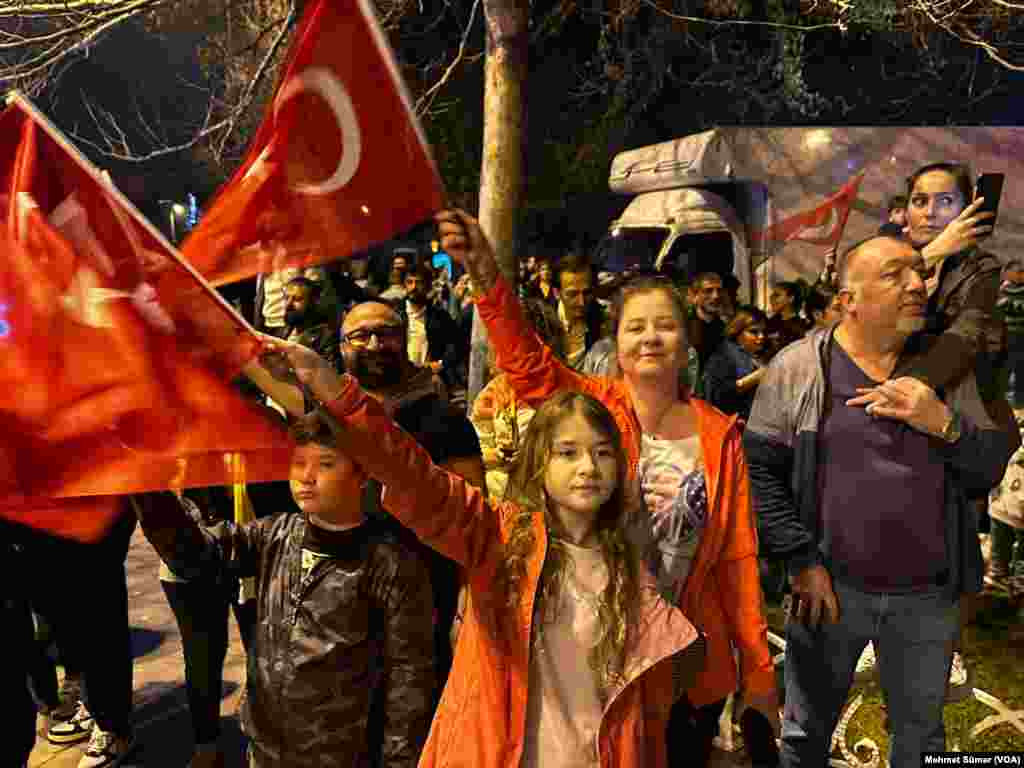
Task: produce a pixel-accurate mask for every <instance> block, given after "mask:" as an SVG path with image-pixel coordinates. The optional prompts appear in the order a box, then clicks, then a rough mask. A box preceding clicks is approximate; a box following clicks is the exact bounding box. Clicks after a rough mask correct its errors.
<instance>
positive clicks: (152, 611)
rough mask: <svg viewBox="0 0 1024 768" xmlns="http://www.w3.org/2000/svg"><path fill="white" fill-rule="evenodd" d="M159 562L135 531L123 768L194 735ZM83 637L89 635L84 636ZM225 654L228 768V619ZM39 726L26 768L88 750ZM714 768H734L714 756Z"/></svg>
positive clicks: (235, 736)
mask: <svg viewBox="0 0 1024 768" xmlns="http://www.w3.org/2000/svg"><path fill="white" fill-rule="evenodd" d="M158 567H159V559H158V558H157V556H156V553H155V552H154V551H153V548H152V547H151V546H150V545H149V543H148V542H147V541H146V540H145V538H143V536H142V533H141V531H139V530H136V532H135V537H134V539H133V540H132V546H131V550H130V551H129V553H128V565H127V568H128V601H129V604H128V608H129V617H130V620H131V626H132V644H133V650H134V653H135V721H136V730H137V737H138V745H139V746H138V748H137V750H136V752H135V753H134V754H133V755H132V757H131V758H130V759H129V760H127V761H126V762H125V763H124V764H123V765H125V766H146V768H182V767H183V766H186V765H188V761H189V758H190V757H191V754H192V735H191V729H190V727H189V720H188V706H187V704H186V701H185V687H184V686H185V677H184V666H183V660H182V653H181V640H180V638H179V635H178V628H177V626H176V624H175V622H174V615H173V614H172V613H171V609H170V607H169V606H168V605H167V601H166V599H165V598H164V594H163V591H162V590H161V588H160V582H159V580H158V579H157V569H158ZM83 629H86V628H83ZM230 633H231V634H230V646H229V648H228V655H227V660H226V662H225V664H224V699H223V701H222V704H221V721H222V727H223V734H222V737H221V743H222V746H223V750H224V753H225V757H226V762H225V768H242V766H243V765H244V759H243V756H244V751H245V746H244V744H245V737H244V736H243V735H242V733H241V731H240V730H239V726H238V717H237V713H238V705H239V701H240V699H241V691H242V684H243V682H244V679H245V656H244V653H243V651H242V642H241V640H240V639H239V636H238V627H237V626H235V623H234V619H233V618H232V619H230ZM43 732H44V725H43V719H42V718H40V719H39V722H38V737H37V740H36V748H35V751H33V753H32V757H31V759H30V760H29V766H30V768H37V766H46V768H76V767H77V765H78V761H79V759H81V757H82V755H83V753H84V751H85V743H84V742H83V743H81V744H75V745H71V746H56V745H54V744H50V743H49V742H48V741H47V740H46V737H45V736H44V733H43ZM718 756H719V760H718V761H716V764H717V765H718V766H719V768H726V767H727V766H733V765H736V764H738V763H737V762H734V760H733V759H732V758H731V756H729V755H727V754H726V753H724V752H720V753H718Z"/></svg>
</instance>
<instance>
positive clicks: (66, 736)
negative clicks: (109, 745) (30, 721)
mask: <svg viewBox="0 0 1024 768" xmlns="http://www.w3.org/2000/svg"><path fill="white" fill-rule="evenodd" d="M92 726H93V720H92V715H90V714H89V710H88V709H86V708H85V704H84V703H83V702H81V701H80V702H78V707H77V708H76V710H75V714H73V715H72V716H71V717H70V718H69V719H68V720H55V719H53V718H52V717H51V719H50V724H49V726H48V727H47V729H46V739H47V741H49V742H50V743H51V744H76V743H78V742H79V741H85V740H86V739H88V738H89V734H90V733H92Z"/></svg>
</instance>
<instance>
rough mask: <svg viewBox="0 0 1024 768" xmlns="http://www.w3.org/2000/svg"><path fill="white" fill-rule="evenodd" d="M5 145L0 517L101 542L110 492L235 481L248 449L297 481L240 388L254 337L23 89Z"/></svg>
mask: <svg viewBox="0 0 1024 768" xmlns="http://www.w3.org/2000/svg"><path fill="white" fill-rule="evenodd" d="M0 141H2V142H4V144H5V145H6V146H7V147H9V148H10V151H9V152H7V153H6V155H3V156H0V198H2V199H0V361H2V362H0V517H3V518H7V519H12V520H16V521H18V522H22V523H27V524H30V525H36V526H39V527H43V528H45V529H47V530H50V531H54V532H60V533H62V534H65V535H72V536H77V537H80V538H89V537H92V536H95V535H98V533H99V532H101V531H102V530H103V529H104V523H105V522H109V521H110V519H111V517H110V516H112V515H114V514H115V513H116V511H117V508H118V505H117V504H116V503H115V502H116V499H112V498H111V497H115V496H117V495H123V494H129V493H135V492H141V491H150V490H159V489H168V488H172V489H174V488H183V487H190V486H204V485H221V484H230V483H232V482H236V481H237V480H238V477H237V474H236V472H235V471H234V469H233V468H234V467H235V466H237V463H238V462H237V457H239V456H240V457H241V458H242V459H243V461H244V465H245V477H246V479H247V480H250V481H259V480H278V479H283V478H285V477H287V471H288V465H289V461H290V454H291V444H290V442H289V439H288V436H287V432H286V431H285V430H284V428H283V427H282V425H280V424H279V423H278V422H276V421H275V420H273V419H271V418H270V417H268V415H267V414H266V413H265V412H264V411H263V409H262V406H259V405H256V404H253V403H251V402H249V401H247V400H246V399H245V398H243V397H242V396H241V394H240V393H239V391H238V390H236V389H235V388H234V387H233V386H232V385H231V383H230V382H231V379H232V378H233V377H234V376H236V375H237V374H238V372H239V370H240V369H241V367H242V365H243V364H244V363H245V362H247V361H248V360H250V359H252V358H253V356H254V355H255V354H256V353H257V352H258V349H259V342H258V340H257V339H256V337H255V336H254V335H253V333H252V330H251V329H250V328H249V327H248V326H247V325H246V323H245V322H244V321H243V320H242V319H241V318H239V317H238V316H237V314H236V313H235V312H234V311H233V310H232V309H231V307H230V306H229V305H228V304H226V303H225V302H224V301H223V299H221V298H220V297H219V296H218V295H217V293H216V292H215V291H213V290H212V289H211V288H210V286H209V285H207V284H205V283H204V282H203V281H202V278H201V277H200V276H199V275H198V274H196V273H195V272H194V271H193V270H192V269H191V268H190V267H189V266H188V265H187V264H186V263H185V262H183V261H182V260H181V258H180V256H179V255H178V254H177V253H176V252H175V251H174V250H173V248H172V247H171V246H170V245H169V244H168V243H167V241H166V240H165V239H164V238H163V237H162V236H161V235H160V233H159V232H158V231H157V230H156V229H154V228H153V227H152V225H151V224H149V223H148V222H147V221H146V220H145V219H144V218H143V216H142V215H141V214H140V213H139V212H138V211H137V210H136V209H135V208H134V207H133V206H132V205H131V203H129V202H128V201H127V200H126V199H125V198H124V197H123V196H122V195H121V194H120V193H119V192H118V191H117V189H116V188H115V187H114V186H113V185H112V184H111V183H109V182H108V181H106V180H104V179H103V178H102V177H101V176H100V173H99V171H98V170H97V169H96V168H94V167H92V166H91V165H89V164H88V162H87V161H86V160H85V159H84V158H82V157H81V155H79V154H78V153H77V152H76V151H75V150H74V148H73V147H71V145H70V144H68V143H67V142H66V140H65V139H64V138H63V137H62V136H61V135H60V134H59V132H57V131H56V129H54V128H53V127H52V126H50V125H49V123H48V122H47V121H46V119H45V118H44V117H43V116H42V115H41V114H39V113H38V112H37V111H36V110H35V108H34V107H33V106H32V105H31V104H30V103H29V102H27V101H26V100H24V99H23V98H22V97H20V96H18V97H15V98H14V100H13V102H12V103H11V105H10V106H9V107H8V108H7V109H6V110H4V111H3V112H2V113H0ZM79 497H83V498H79ZM85 497H87V498H85ZM68 516H71V517H74V518H76V519H75V520H68V519H67V518H68Z"/></svg>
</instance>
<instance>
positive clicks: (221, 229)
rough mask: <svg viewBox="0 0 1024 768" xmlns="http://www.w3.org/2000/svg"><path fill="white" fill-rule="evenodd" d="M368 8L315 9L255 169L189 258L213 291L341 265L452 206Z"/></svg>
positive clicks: (257, 148) (220, 203) (245, 168)
mask: <svg viewBox="0 0 1024 768" xmlns="http://www.w3.org/2000/svg"><path fill="white" fill-rule="evenodd" d="M444 199H445V196H444V190H443V188H442V185H441V180H440V177H439V175H438V173H437V169H436V167H435V165H434V161H433V158H432V156H431V152H430V148H429V146H428V145H427V142H426V139H425V138H424V135H423V132H422V130H421V128H420V126H419V123H418V121H417V120H416V116H415V114H414V113H413V111H412V108H411V107H410V102H409V98H408V95H407V94H406V91H405V88H404V85H403V83H402V80H401V77H400V75H399V73H398V69H397V67H396V65H395V62H394V58H393V56H392V54H391V51H390V49H389V47H388V44H387V42H386V40H385V39H384V35H383V32H382V31H381V29H380V26H379V25H378V23H377V20H376V17H375V15H374V11H373V9H372V7H371V5H370V3H369V2H368V0H316V1H315V2H313V3H311V4H310V6H309V8H308V9H307V11H306V13H305V16H304V17H303V19H302V21H301V23H300V25H299V27H298V29H297V31H296V36H295V43H294V44H293V47H292V49H291V52H290V54H289V59H288V61H287V62H286V64H285V67H284V75H283V77H282V79H281V84H280V87H279V88H278V90H277V93H276V94H275V95H274V98H273V100H272V101H271V103H270V105H269V107H268V109H267V114H266V116H265V117H264V119H263V123H262V124H261V125H260V128H259V130H258V131H257V133H256V137H255V139H254V140H253V142H252V144H251V146H250V147H249V152H248V155H247V156H246V159H245V161H244V162H243V163H242V165H241V167H240V168H239V169H238V172H237V173H236V174H235V175H234V177H233V178H232V179H231V180H230V181H229V182H228V183H227V184H226V185H225V186H224V187H223V188H222V189H221V190H220V192H219V193H218V195H217V197H216V199H215V200H214V202H213V204H212V205H211V206H210V208H209V210H207V211H206V212H205V213H204V214H203V217H202V218H201V219H200V222H199V225H198V226H197V227H196V228H195V229H194V230H193V231H192V233H191V234H190V235H189V236H188V238H187V239H186V241H185V243H184V244H183V246H182V253H183V254H184V255H185V257H186V258H187V259H188V261H189V262H190V263H192V264H194V265H195V266H196V268H197V269H198V270H199V271H200V272H201V273H202V274H203V275H204V276H205V277H206V279H207V280H209V281H210V283H211V284H213V285H221V284H223V283H231V282H235V281H238V280H242V279H244V278H247V277H251V276H252V275H255V274H257V273H260V272H264V273H265V272H272V271H276V270H279V269H282V268H284V267H297V266H309V265H312V264H318V263H324V262H330V261H335V260H337V259H339V258H342V257H345V256H348V255H350V254H352V253H355V252H357V251H360V250H363V249H365V248H367V247H369V246H371V245H373V244H374V243H379V242H382V241H385V240H387V239H389V238H391V237H393V236H394V235H395V234H397V233H399V232H402V231H405V230H407V229H410V228H411V227H413V226H415V225H417V224H419V223H420V222H422V221H424V220H426V219H428V218H429V217H430V216H431V215H432V214H433V213H434V212H435V211H437V210H439V209H440V208H442V207H443V206H444Z"/></svg>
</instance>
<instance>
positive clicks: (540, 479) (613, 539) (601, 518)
mask: <svg viewBox="0 0 1024 768" xmlns="http://www.w3.org/2000/svg"><path fill="white" fill-rule="evenodd" d="M573 414H579V415H580V416H582V417H583V418H584V419H585V420H586V422H587V423H588V424H589V425H590V426H592V427H593V428H594V429H596V430H597V431H598V432H600V433H601V434H602V435H605V436H607V438H608V439H609V440H610V441H611V443H612V447H613V450H614V453H615V458H616V463H617V470H616V486H615V490H614V492H613V493H612V496H611V498H609V499H608V501H606V502H605V503H604V505H602V507H601V509H600V510H599V511H598V514H597V520H596V523H595V525H596V533H597V539H598V542H599V545H600V549H601V554H602V557H603V559H604V562H605V564H606V566H607V568H608V584H607V586H606V587H605V589H604V592H603V593H602V595H601V599H600V608H599V610H598V626H599V630H598V631H599V637H598V641H597V643H596V644H595V646H594V648H593V650H592V651H591V653H590V665H591V669H592V670H593V671H594V674H595V676H596V679H597V682H598V689H599V690H600V691H602V692H606V691H607V690H608V689H609V688H610V687H611V685H612V684H613V683H614V682H616V681H617V680H618V679H619V678H620V677H621V675H622V671H623V663H624V652H625V647H626V641H627V639H628V635H629V628H630V627H631V626H632V624H633V620H634V618H635V613H634V612H635V608H636V603H637V595H638V568H639V558H638V556H637V553H636V552H635V548H634V546H633V544H632V542H631V541H630V538H629V536H628V535H627V532H626V527H627V525H628V522H629V510H628V507H627V499H628V494H627V491H626V483H627V477H628V471H629V462H628V459H627V457H626V453H625V450H624V449H623V446H622V436H621V435H620V433H619V429H618V426H617V425H616V423H615V419H614V418H613V417H612V415H611V413H609V411H608V409H607V408H606V407H605V406H604V405H603V404H602V403H601V402H599V401H598V400H595V399H594V398H593V397H591V396H590V395H585V394H583V393H581V392H569V391H564V392H559V393H557V394H555V395H554V396H552V397H551V398H549V399H548V400H547V401H546V402H545V403H544V404H543V405H541V407H540V408H538V409H537V413H536V414H535V415H534V417H533V420H532V421H531V422H530V426H529V427H528V428H527V430H526V436H525V437H524V439H523V443H522V448H521V450H520V454H519V460H518V461H517V463H516V466H515V467H514V468H513V470H512V472H511V474H510V476H509V487H508V491H507V492H506V498H507V499H510V500H512V501H515V502H516V504H517V506H518V508H519V511H518V513H517V515H516V517H515V519H514V520H513V521H512V526H511V528H512V530H511V534H510V536H509V540H508V542H507V544H506V547H505V559H504V562H503V565H502V571H501V573H500V575H499V583H500V584H501V586H502V587H503V591H504V594H505V597H506V600H507V606H508V607H509V608H511V609H512V610H516V609H517V608H518V606H519V604H520V602H521V600H522V598H523V597H524V595H523V594H522V584H523V579H524V577H525V575H526V564H527V562H528V560H529V557H530V555H531V553H532V552H533V550H534V547H536V545H537V541H536V537H535V536H534V532H533V513H534V512H535V511H536V510H537V509H541V510H544V513H545V518H544V519H545V526H546V528H547V530H548V532H549V534H550V532H551V530H552V523H553V522H554V521H553V519H552V517H550V516H548V515H547V495H546V493H545V490H544V474H545V470H546V469H547V466H548V462H549V461H550V458H551V447H552V443H553V441H554V434H555V429H556V428H557V427H558V425H559V424H561V423H562V421H563V420H565V419H566V418H568V417H570V416H572V415H573ZM571 564H572V558H571V557H570V555H569V553H568V551H567V550H566V547H565V545H564V544H563V543H562V542H561V541H560V540H559V539H558V538H556V537H552V536H550V535H549V537H548V551H547V557H546V558H545V560H544V568H543V570H542V571H541V575H540V585H539V589H538V599H537V603H536V605H535V607H534V627H535V629H534V639H536V638H537V637H538V636H539V631H538V628H539V627H541V626H542V623H543V622H544V621H545V620H547V621H552V620H554V619H555V618H556V611H557V605H558V601H557V598H558V594H559V590H560V589H561V588H562V586H563V584H564V580H565V577H566V572H567V569H568V568H569V567H571Z"/></svg>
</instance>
